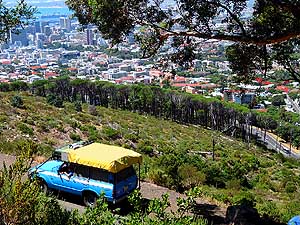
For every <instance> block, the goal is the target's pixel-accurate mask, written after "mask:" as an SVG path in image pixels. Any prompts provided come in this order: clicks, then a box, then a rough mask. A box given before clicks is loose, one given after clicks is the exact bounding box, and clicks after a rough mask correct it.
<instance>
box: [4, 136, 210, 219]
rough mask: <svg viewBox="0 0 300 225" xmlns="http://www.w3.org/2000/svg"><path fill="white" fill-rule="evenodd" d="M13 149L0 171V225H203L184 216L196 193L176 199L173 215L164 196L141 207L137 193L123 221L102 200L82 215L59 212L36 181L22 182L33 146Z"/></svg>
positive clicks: (29, 142) (59, 209) (56, 203)
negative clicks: (15, 154)
mask: <svg viewBox="0 0 300 225" xmlns="http://www.w3.org/2000/svg"><path fill="white" fill-rule="evenodd" d="M17 147H18V148H19V149H21V154H20V155H19V157H18V158H17V160H16V162H15V163H14V164H13V165H11V166H9V167H6V166H4V168H3V169H2V170H1V171H0V206H1V211H0V224H3V225H4V224H28V225H35V224H36V225H43V224H45V225H46V224H54V225H80V224H116V223H119V224H153V225H154V224H174V225H175V224H187V223H188V224H197V225H206V224H207V221H206V220H205V219H202V218H197V217H196V216H187V215H185V214H186V213H187V212H188V211H189V209H190V208H191V207H192V206H193V204H194V203H195V200H194V198H195V196H196V194H197V190H195V191H191V192H189V195H188V196H189V197H188V199H186V200H184V199H178V202H179V203H180V207H179V209H178V212H174V213H168V212H167V211H166V208H167V206H168V205H169V201H168V196H163V199H162V200H159V199H153V200H151V201H150V202H149V204H148V206H147V207H144V206H143V205H142V199H141V195H140V193H139V192H135V193H134V194H133V195H132V196H130V199H129V203H130V204H131V207H132V210H131V212H130V213H129V214H128V215H127V216H126V217H120V216H118V215H117V214H114V213H113V212H112V211H111V210H110V209H109V208H108V204H107V203H106V202H105V201H104V198H103V197H101V198H100V199H99V200H98V202H97V206H96V207H95V208H88V209H87V210H86V211H85V212H84V213H83V214H79V213H78V211H72V212H69V211H67V210H65V209H62V208H61V206H60V205H59V203H58V201H57V200H56V199H55V198H53V197H51V196H50V197H47V196H45V194H44V193H42V192H40V191H39V180H33V181H31V180H29V179H27V180H25V181H24V180H23V177H24V175H25V174H26V173H27V171H28V169H29V168H30V162H31V161H30V160H29V159H30V157H31V156H32V154H34V153H36V151H37V145H36V144H34V143H33V142H31V141H27V142H22V143H20V144H19V145H18V146H17ZM179 203H178V204H179ZM143 208H145V209H144V210H143ZM149 214H151V216H149Z"/></svg>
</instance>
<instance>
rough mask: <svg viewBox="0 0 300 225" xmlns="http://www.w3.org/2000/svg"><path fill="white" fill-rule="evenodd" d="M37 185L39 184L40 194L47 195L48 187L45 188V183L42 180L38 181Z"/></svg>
mask: <svg viewBox="0 0 300 225" xmlns="http://www.w3.org/2000/svg"><path fill="white" fill-rule="evenodd" d="M38 184H39V187H40V190H41V192H43V193H44V194H47V193H48V186H47V184H46V182H45V181H44V180H42V179H39V180H38Z"/></svg>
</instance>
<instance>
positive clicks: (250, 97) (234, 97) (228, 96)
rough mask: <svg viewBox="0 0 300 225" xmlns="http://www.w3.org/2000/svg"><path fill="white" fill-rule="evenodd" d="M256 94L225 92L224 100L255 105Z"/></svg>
mask: <svg viewBox="0 0 300 225" xmlns="http://www.w3.org/2000/svg"><path fill="white" fill-rule="evenodd" d="M255 96H256V95H255V93H251V92H249V93H241V92H235V91H230V90H229V91H224V100H225V101H231V102H235V103H237V104H247V105H250V104H254V102H255Z"/></svg>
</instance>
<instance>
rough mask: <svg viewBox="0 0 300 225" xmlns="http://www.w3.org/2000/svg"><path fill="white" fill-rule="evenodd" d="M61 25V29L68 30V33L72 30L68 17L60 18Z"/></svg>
mask: <svg viewBox="0 0 300 225" xmlns="http://www.w3.org/2000/svg"><path fill="white" fill-rule="evenodd" d="M59 25H60V28H61V29H66V31H68V32H69V31H71V30H72V24H71V20H70V19H69V18H68V17H60V18H59Z"/></svg>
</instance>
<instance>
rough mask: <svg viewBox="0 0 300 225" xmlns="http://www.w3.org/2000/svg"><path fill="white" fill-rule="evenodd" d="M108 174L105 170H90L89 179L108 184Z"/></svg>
mask: <svg viewBox="0 0 300 225" xmlns="http://www.w3.org/2000/svg"><path fill="white" fill-rule="evenodd" d="M108 175H109V172H108V171H105V170H101V169H98V168H92V167H91V168H90V178H91V179H93V180H99V181H103V182H108Z"/></svg>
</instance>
